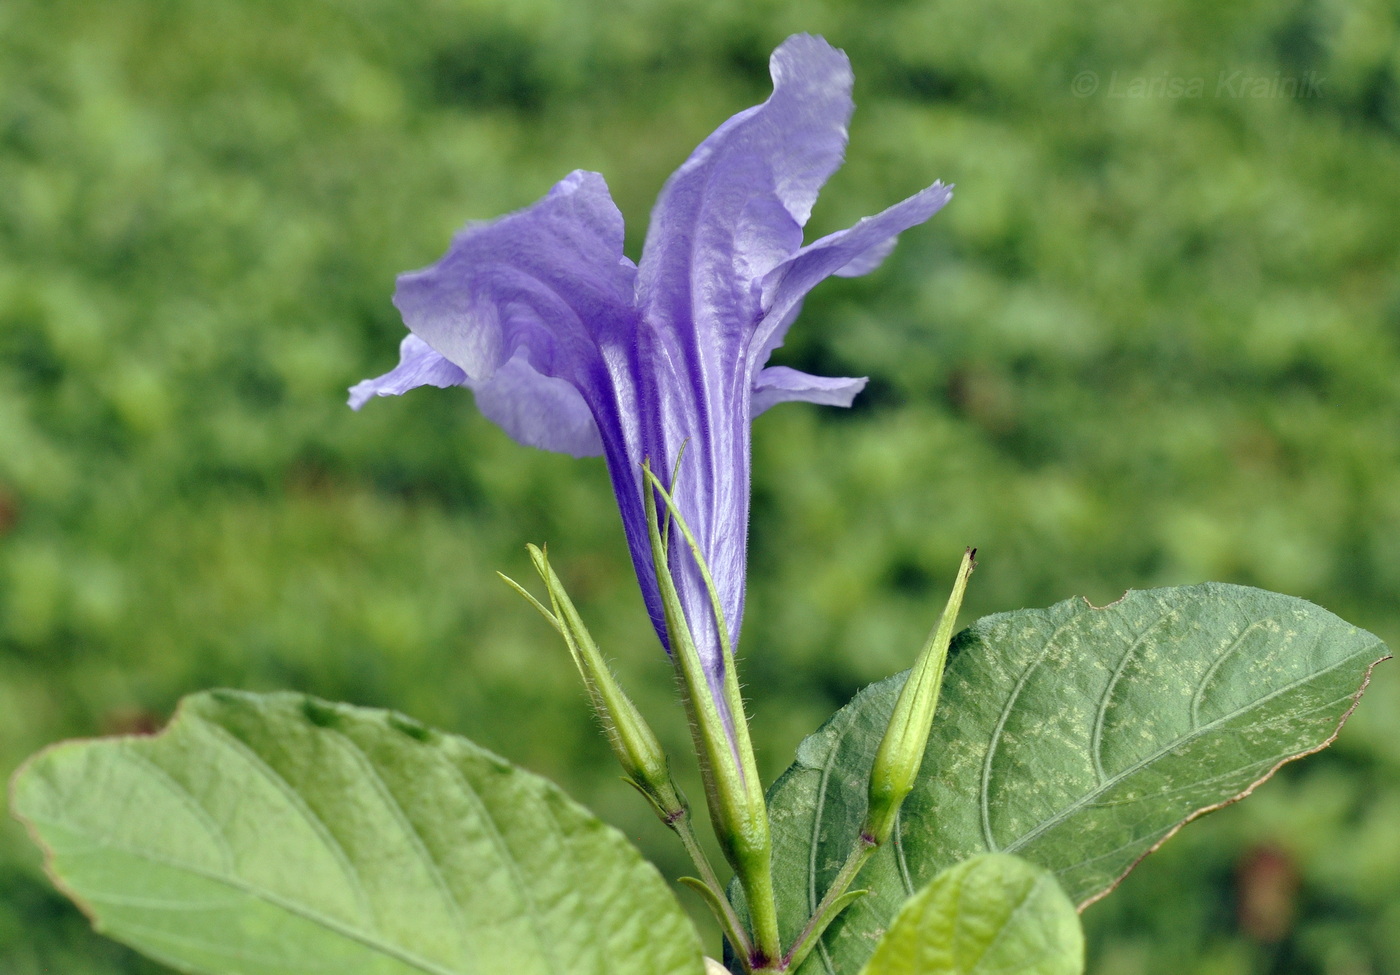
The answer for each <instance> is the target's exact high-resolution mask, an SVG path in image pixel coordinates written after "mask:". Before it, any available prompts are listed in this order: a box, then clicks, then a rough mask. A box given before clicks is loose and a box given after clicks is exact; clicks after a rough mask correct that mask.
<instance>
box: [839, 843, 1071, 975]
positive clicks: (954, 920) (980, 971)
mask: <svg viewBox="0 0 1400 975" xmlns="http://www.w3.org/2000/svg"><path fill="white" fill-rule="evenodd" d="M1083 971H1084V931H1083V929H1082V928H1081V927H1080V926H1079V915H1078V914H1077V913H1076V912H1075V910H1074V905H1073V904H1072V903H1070V900H1069V898H1068V897H1066V896H1065V892H1064V891H1063V890H1061V889H1060V885H1059V884H1057V883H1056V882H1055V878H1054V876H1053V875H1052V874H1051V873H1050V872H1049V871H1047V870H1043V869H1041V868H1040V867H1037V866H1035V865H1034V864H1031V863H1027V862H1026V861H1025V860H1022V859H1021V858H1020V857H1015V856H1011V855H1010V854H1008V853H986V854H983V855H982V856H978V857H973V858H972V859H971V860H965V861H963V862H962V863H960V864H958V865H957V866H956V867H949V868H948V869H947V870H944V871H943V872H942V873H940V874H939V875H938V876H937V877H935V878H934V879H933V881H932V882H930V883H929V885H928V886H927V887H925V888H924V889H923V890H921V891H919V892H918V893H917V894H915V895H914V896H913V897H911V898H910V899H909V900H908V901H906V902H905V904H904V907H903V908H901V909H900V912H899V914H898V916H896V917H895V919H894V923H893V924H892V925H890V930H889V931H888V932H887V933H886V934H885V936H884V937H883V938H881V939H880V943H879V944H877V945H876V946H875V953H874V954H873V955H871V956H870V961H868V962H866V965H865V967H864V968H863V969H861V975H1080V973H1082V972H1083Z"/></svg>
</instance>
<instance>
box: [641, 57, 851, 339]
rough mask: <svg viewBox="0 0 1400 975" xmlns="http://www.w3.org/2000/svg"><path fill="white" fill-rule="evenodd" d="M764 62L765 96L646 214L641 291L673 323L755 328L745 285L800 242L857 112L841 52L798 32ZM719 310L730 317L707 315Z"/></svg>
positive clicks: (696, 157)
mask: <svg viewBox="0 0 1400 975" xmlns="http://www.w3.org/2000/svg"><path fill="white" fill-rule="evenodd" d="M769 69H770V72H771V74H772V77H773V94H772V96H770V97H769V99H768V100H767V101H766V102H764V103H763V104H762V105H757V106H755V107H753V108H750V109H747V110H745V111H743V112H740V113H739V114H738V115H735V116H734V117H733V118H731V119H729V121H727V122H725V123H724V124H723V125H721V126H720V127H719V128H718V129H716V130H715V132H714V133H713V134H712V135H711V136H710V137H709V138H707V139H706V140H705V141H704V142H702V143H700V146H699V147H698V148H697V149H696V150H695V152H693V153H692V154H691V156H690V158H689V159H688V160H686V162H685V164H684V165H682V166H681V168H680V169H678V170H676V172H675V173H674V174H673V175H672V176H671V178H670V179H669V180H668V181H667V182H666V186H665V187H664V188H663V189H662V191H661V195H660V197H659V198H658V199H657V202H656V207H655V208H654V209H653V210H652V215H651V225H650V227H649V228H648V230H647V240H646V246H645V248H644V249H643V252H642V261H641V265H640V278H639V282H638V292H639V295H640V297H641V304H642V307H643V309H644V310H645V311H647V312H648V313H649V315H653V316H657V317H659V318H660V319H661V320H662V321H663V322H664V323H665V324H668V325H670V326H671V327H674V328H684V327H685V325H686V323H687V321H688V319H689V318H690V317H691V316H692V314H693V313H694V312H695V310H696V309H697V308H702V309H703V311H704V312H705V313H706V314H705V315H704V316H702V320H701V321H697V322H695V325H696V326H697V327H698V328H700V329H704V328H706V326H714V325H720V326H721V327H724V328H725V330H726V331H728V330H729V329H742V328H744V327H747V326H749V325H751V324H752V322H751V321H747V320H745V319H746V318H747V317H748V316H747V315H745V314H744V311H745V309H746V307H747V306H748V304H749V302H750V301H751V296H750V294H749V292H750V286H751V284H752V283H753V282H755V281H757V280H758V279H760V278H762V277H763V276H764V275H765V274H767V273H768V272H769V271H771V270H772V269H773V268H774V267H777V266H778V265H779V264H781V263H783V262H784V261H786V260H787V259H788V258H790V257H791V256H792V255H793V254H794V253H796V251H797V250H798V248H800V247H801V246H802V228H803V227H804V226H805V225H806V223H807V218H808V217H809V216H810V215H811V212H812V204H813V203H815V202H816V199H817V193H818V191H820V189H821V187H822V185H823V184H824V183H825V182H826V181H827V179H829V178H830V176H831V174H832V173H834V172H835V171H836V170H837V168H838V167H839V166H840V165H841V160H842V157H843V155H844V153H845V150H846V126H847V124H848V123H849V122H850V118H851V112H852V109H853V104H852V101H851V85H852V76H851V66H850V62H849V61H848V60H847V59H846V55H845V54H843V53H842V52H840V51H838V50H836V49H835V48H834V47H832V46H831V45H830V44H828V43H827V42H826V41H825V40H823V39H821V38H819V37H812V36H810V35H807V34H799V35H796V36H794V37H790V38H788V39H787V40H786V41H784V42H783V44H782V45H781V46H780V47H779V48H778V49H777V50H776V51H774V52H773V56H772V58H771V59H770V61H769ZM735 306H737V307H735ZM726 312H730V313H733V312H739V314H738V315H737V316H735V315H732V314H730V315H726V314H725V313H726ZM714 313H719V314H720V315H723V316H725V317H726V318H728V319H729V320H727V321H724V322H712V321H705V320H703V319H708V318H710V317H712V315H713V314H714Z"/></svg>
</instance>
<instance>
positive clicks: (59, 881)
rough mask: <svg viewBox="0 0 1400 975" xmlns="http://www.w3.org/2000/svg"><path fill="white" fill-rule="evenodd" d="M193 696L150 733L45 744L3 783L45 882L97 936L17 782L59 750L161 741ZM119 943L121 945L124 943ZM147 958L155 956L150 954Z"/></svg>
mask: <svg viewBox="0 0 1400 975" xmlns="http://www.w3.org/2000/svg"><path fill="white" fill-rule="evenodd" d="M203 693H211V692H203ZM212 693H217V692H212ZM193 697H195V695H194V694H189V695H186V696H185V697H182V698H181V699H180V700H179V701H177V702H176V704H175V711H174V712H173V713H172V714H171V715H170V717H169V718H168V719H166V722H165V724H164V726H162V727H161V728H160V729H158V730H157V731H154V732H132V733H130V734H124V735H83V736H79V737H77V738H64V739H62V740H60V741H55V742H51V743H50V744H47V745H45V746H44V747H42V748H40V749H39V750H38V751H37V752H35V753H34V754H33V755H30V756H29V757H28V758H26V759H25V760H24V761H23V762H20V764H19V767H18V768H16V769H15V770H14V772H13V774H11V775H10V780H9V782H8V783H6V800H7V801H6V807H7V808H8V809H9V812H10V816H11V818H13V819H14V820H15V821H16V822H18V823H19V824H20V825H21V826H23V827H24V830H25V832H26V833H28V834H29V839H30V841H31V842H32V843H33V844H34V845H35V846H37V847H38V848H39V852H40V853H42V854H43V868H44V875H45V876H46V877H48V878H49V883H51V884H53V885H54V887H55V888H56V889H57V890H58V892H59V893H60V894H62V895H63V896H64V897H67V898H68V899H69V900H70V901H72V902H73V905H74V906H75V907H76V908H77V909H78V911H79V912H80V913H81V914H82V915H83V917H85V918H87V920H88V923H89V924H90V925H92V929H93V930H94V931H96V932H97V933H98V934H101V935H104V936H107V931H106V925H104V924H103V923H102V921H101V919H100V918H99V917H98V915H97V912H96V911H94V910H93V908H92V906H91V905H89V904H88V903H87V901H85V900H83V898H82V897H81V896H79V894H78V892H77V891H76V890H74V889H73V888H72V887H71V886H69V884H68V882H67V881H66V880H64V879H63V876H62V874H60V873H59V872H58V869H57V867H55V866H54V860H55V859H56V857H57V855H56V854H55V853H54V851H53V849H52V848H51V847H50V846H49V845H48V843H46V842H44V839H43V837H41V836H40V835H39V827H38V826H36V825H35V824H34V823H33V822H32V821H30V820H29V819H28V818H26V817H25V816H24V815H23V814H22V813H21V812H20V811H19V807H18V786H19V780H20V779H21V778H22V777H23V776H24V775H25V773H27V772H28V771H29V770H30V769H31V768H33V767H34V766H36V765H38V764H39V763H40V762H41V761H43V760H44V759H46V758H48V756H49V755H51V754H53V753H54V752H57V751H59V750H60V749H64V748H72V747H76V746H81V745H95V744H118V743H122V742H135V741H150V740H152V739H156V738H164V737H165V735H166V734H167V733H169V731H170V730H171V728H173V727H174V726H175V724H176V723H177V722H178V721H180V719H181V718H183V717H184V711H185V705H186V702H187V701H189V700H190V699H192V698H193ZM115 940H120V939H115ZM122 943H123V944H125V942H122ZM142 951H143V953H146V952H145V951H144V949H143V950H142ZM148 956H149V957H155V956H154V955H148ZM156 960H157V961H161V962H162V963H163V964H167V965H172V964H173V963H172V962H169V961H167V960H165V959H161V958H157V959H156ZM176 967H177V968H178V970H180V971H188V970H189V969H186V968H181V967H179V966H176Z"/></svg>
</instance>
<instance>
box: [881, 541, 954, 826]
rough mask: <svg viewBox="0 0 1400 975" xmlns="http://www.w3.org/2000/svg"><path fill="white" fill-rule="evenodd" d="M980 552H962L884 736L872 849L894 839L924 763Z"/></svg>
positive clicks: (900, 693)
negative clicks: (960, 613)
mask: <svg viewBox="0 0 1400 975" xmlns="http://www.w3.org/2000/svg"><path fill="white" fill-rule="evenodd" d="M976 554H977V550H976V549H968V550H967V552H966V553H965V554H964V555H963V561H962V566H961V567H960V568H959V570H958V577H957V580H956V581H955V582H954V583H953V592H952V594H951V595H950V596H949V597H948V606H947V608H946V609H944V610H943V616H942V617H941V618H940V619H939V621H938V625H937V626H935V627H934V629H933V632H932V633H931V634H930V635H929V638H928V642H927V643H925V644H924V648H923V650H922V652H920V654H919V659H918V661H917V662H916V663H915V664H914V668H913V669H912V670H911V671H910V672H909V679H908V680H906V681H905V682H904V687H903V688H902V689H901V690H900V692H899V700H898V701H896V702H895V706H894V713H893V714H892V715H890V723H889V726H888V727H887V728H886V729H885V737H884V738H883V739H882V740H881V741H880V749H879V751H877V752H876V753H875V763H874V765H873V766H872V767H871V769H870V800H869V808H868V810H867V812H866V814H865V826H864V828H863V829H862V830H861V840H862V842H863V843H866V844H869V845H870V846H872V847H873V846H880V845H881V844H883V843H884V842H885V841H886V840H888V839H889V838H890V833H891V831H893V829H894V821H895V817H896V816H897V815H898V814H899V807H900V806H901V805H903V803H904V799H905V797H906V796H908V795H909V792H910V790H911V789H913V788H914V780H915V778H917V777H918V774H919V766H920V765H921V764H922V763H923V760H924V750H925V749H926V748H927V747H928V734H929V729H930V728H932V727H933V715H934V712H935V711H936V710H937V708H938V694H939V691H940V690H941V689H942V687H943V665H944V663H945V662H946V661H947V659H948V644H949V643H950V642H952V639H953V627H954V626H955V625H956V624H957V619H958V610H959V609H960V608H961V607H962V601H963V593H964V592H966V591H967V580H968V577H969V576H971V575H972V570H973V569H974V568H975V567H976V565H977V563H976V562H975V561H974V556H976Z"/></svg>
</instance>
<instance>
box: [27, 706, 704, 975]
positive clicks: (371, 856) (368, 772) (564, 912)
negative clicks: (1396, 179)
mask: <svg viewBox="0 0 1400 975" xmlns="http://www.w3.org/2000/svg"><path fill="white" fill-rule="evenodd" d="M13 802H14V809H15V812H16V814H17V815H18V816H19V817H20V818H21V819H22V820H23V821H24V822H26V823H27V824H28V825H29V826H30V828H31V830H32V831H33V834H34V836H35V838H36V839H37V840H38V841H39V842H40V844H41V845H42V846H43V847H44V848H45V849H46V850H47V852H48V855H49V856H48V868H49V872H50V874H51V876H52V877H53V879H54V881H55V882H56V883H58V884H59V885H60V886H61V887H63V888H64V890H66V891H67V892H68V893H69V894H70V895H71V896H72V897H73V899H74V900H76V901H77V902H78V904H79V905H80V906H82V907H83V909H84V910H85V911H87V912H88V913H89V914H90V915H91V916H92V918H93V921H94V923H95V924H96V926H97V927H98V929H99V930H102V931H104V932H105V933H107V934H109V935H111V936H112V937H114V938H117V939H119V940H121V941H124V942H126V943H127V944H130V945H132V946H133V947H135V948H138V949H139V950H141V951H143V952H145V953H146V954H148V955H150V956H152V957H154V958H156V959H158V960H161V961H164V962H166V963H168V964H171V965H173V966H175V967H177V968H181V969H185V970H189V971H197V972H209V973H218V975H312V973H317V972H324V973H327V975H410V973H413V975H423V973H430V975H468V973H473V975H497V973H503V972H509V973H511V975H536V973H538V975H573V973H578V975H622V973H627V975H701V973H702V972H703V970H704V969H703V965H702V962H701V956H700V949H699V943H698V940H697V937H696V934H695V932H694V929H693V928H692V927H691V925H690V922H689V921H688V920H687V918H686V917H685V915H684V914H683V912H682V911H681V908H680V906H679V905H678V904H677V903H676V900H675V898H674V896H673V895H672V894H671V892H670V890H669V888H668V887H667V885H666V883H665V882H664V881H663V880H662V878H661V877H660V875H659V874H657V872H656V871H655V870H654V869H653V868H652V867H651V866H650V865H649V864H647V863H646V862H645V861H643V860H642V858H641V856H640V855H639V854H638V853H637V852H636V850H635V849H633V848H632V846H631V845H630V844H629V843H628V842H627V840H626V839H625V838H624V837H623V836H622V835H621V834H620V833H618V832H617V831H616V830H614V829H612V828H611V827H609V826H607V825H605V824H604V823H602V822H601V821H599V820H598V819H596V818H595V817H594V816H592V815H591V814H589V813H588V812H587V811H586V810H585V809H583V808H582V807H580V806H578V805H577V804H575V803H574V802H573V801H571V800H570V799H569V798H568V797H566V796H565V795H564V794H563V793H562V792H560V791H559V789H557V788H556V787H554V786H553V785H551V784H550V783H548V782H546V781H545V780H543V779H541V778H539V777H538V776H535V775H531V774H529V773H527V772H524V771H521V770H520V769H517V768H514V767H512V766H511V765H509V764H508V763H506V762H505V761H503V760H502V759H499V758H497V757H495V756H493V755H491V754H490V753H488V752H486V751H484V750H482V749H481V748H478V747H477V746H475V745H473V744H472V743H471V742H468V741H465V740H463V739H461V738H455V737H452V736H449V735H443V734H439V733H437V732H433V731H430V730H428V729H427V728H424V727H423V726H421V725H419V724H416V723H414V722H412V721H409V720H408V719H406V718H404V717H402V716H400V715H396V714H393V713H391V712H386V711H371V710H365V709H360V708H352V707H349V706H346V705H332V704H327V703H324V702H321V701H317V700H314V699H311V698H307V697H303V696H301V695H295V694H272V695H265V696H264V695H251V694H241V693H232V692H226V691H215V692H211V693H207V694H199V695H195V696H194V697H191V698H188V699H186V700H185V701H184V703H183V704H182V706H181V708H180V710H179V712H178V714H177V715H176V717H175V719H174V720H173V721H172V722H171V724H170V726H169V728H167V729H166V730H165V731H164V732H163V733H161V734H160V735H157V736H155V737H144V738H140V737H138V738H115V739H107V740H97V741H86V742H69V743H65V744H61V745H58V746H55V747H54V748H51V749H49V750H47V751H45V752H42V753H40V754H39V755H38V756H36V757H35V758H34V759H32V760H31V762H30V764H28V765H27V766H26V767H25V768H24V769H22V770H21V771H20V773H19V774H18V775H17V776H16V779H15V783H14V790H13Z"/></svg>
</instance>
